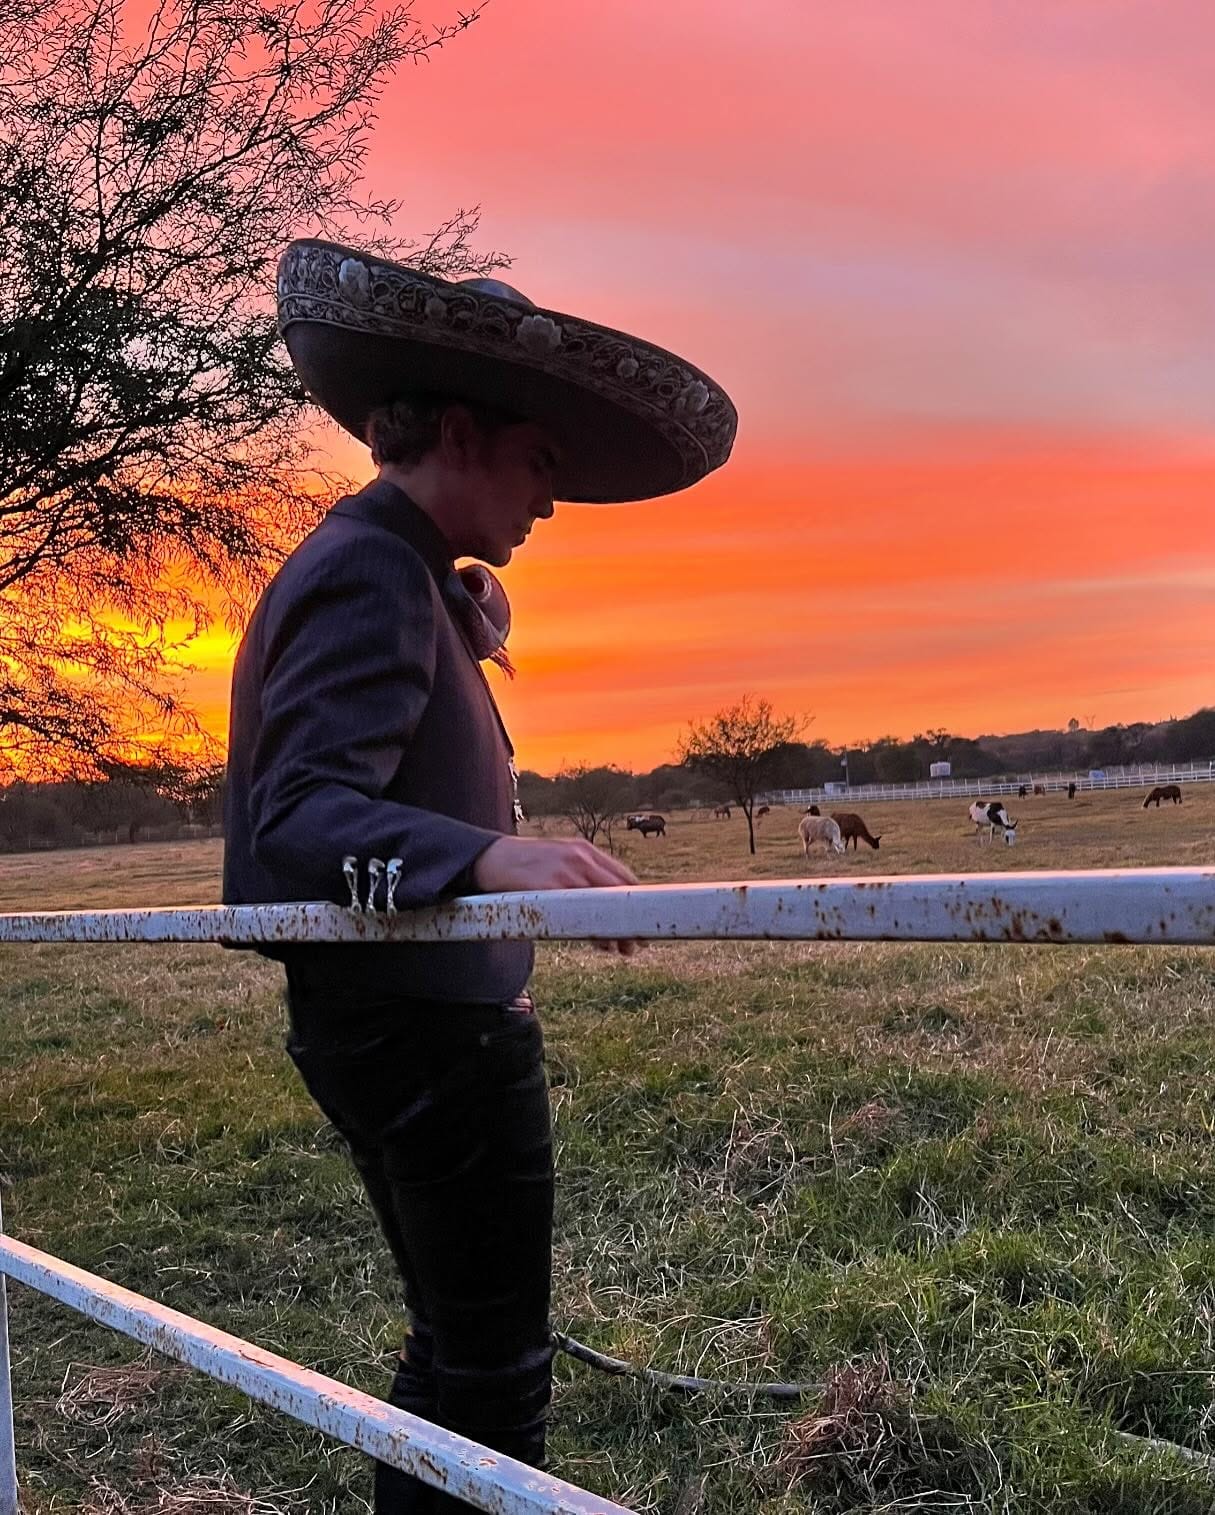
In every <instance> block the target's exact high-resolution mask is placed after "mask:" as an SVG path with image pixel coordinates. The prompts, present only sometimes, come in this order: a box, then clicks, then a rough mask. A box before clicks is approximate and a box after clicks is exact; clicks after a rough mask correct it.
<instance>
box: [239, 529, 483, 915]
mask: <svg viewBox="0 0 1215 1515" xmlns="http://www.w3.org/2000/svg"><path fill="white" fill-rule="evenodd" d="M435 646H436V627H435V608H434V602H433V598H432V594H431V584H430V578H429V575H428V574H427V572H426V569H425V567H424V565H423V564H422V562H421V560H420V559H419V558H418V557H417V555H416V554H415V553H414V552H413V551H412V550H411V549H410V548H408V547H407V546H405V545H404V544H402V545H401V546H400V547H398V546H397V545H396V543H389V542H385V540H384V538H383V537H382V535H381V534H380V533H376V534H375V537H374V538H373V539H371V540H369V541H359V542H355V543H351V544H349V545H348V546H346V547H345V548H344V549H343V550H342V551H341V552H340V554H337V555H335V557H333V558H331V559H329V560H328V561H327V562H326V564H325V568H324V571H323V573H321V574H320V575H318V576H317V578H316V580H315V582H314V583H313V584H312V585H311V586H310V587H309V589H308V590H307V592H305V593H303V594H301V595H300V596H298V598H296V599H294V601H293V603H292V604H291V605H290V606H289V607H288V608H287V609H286V610H285V612H284V614H283V615H282V617H281V619H280V620H279V622H278V623H277V625H276V626H273V627H272V628H270V630H269V641H268V644H267V648H266V654H265V665H264V670H263V683H262V710H261V731H260V735H259V739H258V742H257V745H256V748H255V751H254V753H253V771H252V775H251V784H250V791H249V809H250V814H249V825H250V834H251V837H252V850H253V856H254V858H255V859H256V860H257V861H258V862H259V863H261V864H262V865H263V866H264V867H266V868H268V869H269V870H270V871H271V872H273V873H275V874H276V875H278V876H279V877H281V878H282V879H283V881H284V883H285V884H287V885H288V887H289V889H290V895H289V897H290V898H293V899H318V900H321V899H329V900H334V901H336V902H339V903H347V902H348V901H349V899H350V893H349V889H348V888H347V886H346V884H345V881H344V879H343V876H342V866H341V865H342V858H343V857H344V856H346V855H347V854H349V853H353V854H354V855H355V857H357V858H358V862H359V877H360V897H362V898H365V891H366V887H367V861H368V859H369V858H372V857H378V858H382V859H383V860H384V861H385V862H387V860H388V859H389V858H391V857H399V858H401V859H402V860H403V862H404V867H403V869H402V871H401V880H400V884H399V886H398V889H397V894H396V900H397V904H398V905H400V906H402V907H406V908H407V907H410V906H415V905H427V904H434V903H435V902H436V901H438V900H440V899H443V898H446V897H449V896H450V895H451V894H452V893H454V892H455V887H456V886H457V885H461V884H464V885H466V884H467V883H468V882H469V879H470V870H471V868H472V865H473V863H474V862H475V861H476V859H477V858H478V857H479V856H480V854H481V853H482V852H484V851H485V849H486V848H487V847H488V846H489V845H490V843H491V842H494V841H496V840H497V839H498V836H499V834H500V833H498V832H496V831H491V830H486V829H485V828H483V827H480V826H474V825H470V824H468V823H467V822H465V821H460V820H456V819H454V818H453V817H451V816H448V815H442V814H439V813H437V812H435V811H431V810H423V809H420V808H418V807H416V806H412V805H403V804H399V803H398V802H396V801H395V800H390V799H386V798H385V797H384V794H385V790H386V789H387V787H388V786H389V784H390V783H391V781H392V778H393V775H394V774H395V773H396V771H397V769H398V768H399V767H400V765H401V762H402V760H403V758H404V757H405V754H406V751H407V749H408V747H409V744H410V742H411V741H412V740H413V737H414V734H415V732H416V731H417V727H418V723H419V721H420V720H421V718H422V714H423V712H424V711H425V709H426V704H427V701H428V700H429V698H430V694H431V689H432V687H433V683H434V670H435ZM378 903H380V904H382V903H383V901H382V900H381V901H378Z"/></svg>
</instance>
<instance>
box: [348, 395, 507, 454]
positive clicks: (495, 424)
mask: <svg viewBox="0 0 1215 1515" xmlns="http://www.w3.org/2000/svg"><path fill="white" fill-rule="evenodd" d="M453 405H461V406H463V407H464V409H465V410H467V411H468V413H469V414H470V415H471V416H472V418H473V420H474V421H475V422H476V423H477V425H478V426H479V427H480V429H481V430H482V431H483V432H484V433H485V435H486V436H493V434H494V433H495V432H497V431H501V430H502V429H503V428H504V427H506V426H517V425H519V417H518V416H512V415H508V414H507V413H506V412H505V411H501V410H495V409H493V407H492V406H489V405H478V404H475V403H473V402H470V401H468V400H462V399H460V398H459V396H457V395H435V394H425V395H410V396H408V397H407V398H404V399H400V400H394V401H393V402H392V404H391V405H381V406H380V407H379V408H378V409H376V410H373V411H372V412H371V414H370V415H369V416H368V417H367V427H366V438H367V445H368V446H369V447H370V448H371V458H372V461H373V462H374V463H375V465H376V467H377V468H378V467H380V466H381V465H382V464H384V463H395V464H398V465H401V466H404V467H406V468H408V467H410V466H411V465H413V464H415V463H420V462H421V461H422V459H423V458H424V457H425V456H426V454H427V453H428V452H430V451H431V450H432V449H433V448H435V447H437V446H438V445H439V437H440V436H441V434H442V429H443V416H444V413H445V412H446V411H448V410H449V409H450V408H451V407H452V406H453Z"/></svg>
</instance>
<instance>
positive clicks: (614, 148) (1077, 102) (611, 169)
mask: <svg viewBox="0 0 1215 1515" xmlns="http://www.w3.org/2000/svg"><path fill="white" fill-rule="evenodd" d="M451 13H452V12H451V7H446V6H443V5H441V4H439V3H432V4H428V5H426V6H425V7H423V11H422V14H424V15H429V16H432V17H435V18H437V17H440V16H443V15H450V14H451ZM1213 52H1215V9H1212V7H1211V6H1210V4H1209V0H1196V3H1188V0H1171V3H1170V4H1169V5H1167V6H1161V5H1159V4H1147V3H1142V4H1140V3H1134V4H1131V3H1121V0H1091V3H1090V0H1067V3H1066V4H1057V3H1047V0H1035V3H1026V0H991V3H976V0H917V4H916V5H915V6H906V5H901V4H896V3H892V0H881V3H872V0H847V3H846V4H836V3H828V0H756V3H754V4H752V5H750V6H745V7H743V6H738V5H734V4H725V3H722V0H695V3H693V0H665V3H661V4H655V3H653V0H647V3H645V4H641V3H638V0H616V3H614V4H613V5H611V6H592V5H582V4H571V3H570V0H492V3H491V4H490V5H489V7H488V9H487V11H486V13H485V16H484V18H483V19H482V20H481V21H479V22H478V23H477V24H476V25H475V26H474V27H473V28H472V29H471V31H470V32H469V33H467V34H466V35H465V36H463V37H461V38H459V39H458V40H457V41H455V42H454V43H453V44H452V45H451V46H450V47H449V48H448V49H446V50H445V51H444V52H443V53H442V54H441V55H439V56H438V57H436V58H435V59H434V61H432V62H431V63H430V64H429V65H424V66H419V67H410V68H407V69H406V70H404V71H403V73H402V74H401V75H400V76H399V77H398V79H397V81H396V83H395V84H394V86H393V88H392V89H391V90H390V92H389V95H388V96H387V97H386V99H385V102H384V107H383V110H382V112H381V118H380V123H379V126H378V129H377V133H376V136H375V139H374V144H373V150H372V153H371V155H370V158H369V162H368V177H369V181H370V185H371V187H372V189H374V190H375V191H377V192H382V193H386V194H395V195H400V196H401V197H403V199H404V201H405V205H406V210H405V213H404V216H403V218H402V222H401V225H400V228H399V229H400V230H401V231H402V232H404V233H410V234H414V233H419V234H420V233H425V232H428V231H429V230H430V229H431V228H433V227H434V226H435V225H436V224H437V223H438V222H439V221H440V220H441V219H443V218H444V217H445V216H446V215H447V214H449V213H450V212H451V211H453V210H454V209H456V208H457V207H459V206H471V205H473V204H476V203H479V204H480V205H481V207H482V235H481V239H480V240H481V244H482V245H483V246H492V247H497V248H501V249H502V250H504V251H505V252H507V253H509V254H510V255H511V257H512V259H513V267H512V270H511V272H510V274H509V275H508V277H509V279H510V281H511V282H512V283H514V284H517V285H518V286H519V287H520V288H521V289H522V290H524V291H525V292H526V293H527V294H528V295H529V296H530V297H531V298H532V299H533V300H535V301H536V303H537V304H540V305H548V306H553V307H556V308H557V309H561V310H567V311H572V312H576V313H578V314H580V315H584V316H586V317H588V318H590V319H593V320H596V321H599V322H602V323H604V324H607V325H614V326H619V327H622V328H624V329H626V330H632V331H636V332H638V333H639V334H642V335H644V336H646V337H648V338H650V339H652V340H654V341H656V342H658V343H660V344H661V345H663V346H666V347H669V348H673V349H674V350H675V351H676V352H678V353H680V354H682V355H684V356H686V357H687V358H689V359H690V360H691V361H693V362H694V363H696V364H698V365H699V366H701V367H703V368H705V369H707V370H708V371H709V372H710V373H711V374H712V375H713V376H714V377H715V378H716V379H718V380H719V381H720V382H721V383H722V384H723V385H724V386H725V387H726V389H727V390H728V391H729V392H730V394H731V396H732V397H733V399H734V401H735V403H736V404H737V407H738V411H739V416H740V423H739V434H738V442H737V444H736V447H735V451H734V455H733V457H732V459H731V461H730V462H729V463H728V464H727V465H726V466H725V468H723V469H722V470H721V471H720V472H719V473H717V474H716V475H714V476H712V477H711V478H710V479H709V480H708V481H706V482H705V483H703V484H702V485H700V486H698V487H697V488H695V489H693V490H690V491H688V492H687V493H685V494H683V495H677V496H674V497H671V498H669V499H665V500H658V501H654V502H651V503H648V504H639V505H629V506H617V507H592V506H566V507H563V508H562V507H559V508H558V511H557V515H556V517H555V519H554V520H553V521H552V522H550V523H548V524H547V525H544V524H542V525H541V526H540V527H538V528H537V530H536V532H535V533H534V534H533V537H532V540H531V542H530V543H529V545H528V547H527V548H526V550H525V551H524V552H523V553H522V554H521V555H520V556H519V557H518V558H517V560H516V561H515V563H513V564H512V565H511V567H510V568H509V569H507V570H506V571H505V573H504V575H503V577H504V579H505V581H506V584H507V587H508V589H509V591H510V594H511V598H512V604H513V607H514V616H515V632H514V634H513V636H512V639H511V653H512V656H513V658H514V660H515V662H516V664H517V666H518V668H519V677H518V678H517V679H516V680H515V682H514V683H513V684H507V683H506V682H505V681H501V682H500V698H501V704H502V708H503V712H504V714H505V716H506V719H507V723H508V725H509V726H510V728H511V731H512V734H513V736H514V739H515V745H516V748H517V750H518V757H519V762H520V765H521V766H524V767H531V768H539V769H540V770H542V771H546V772H548V771H552V770H553V769H554V768H555V767H557V766H558V765H560V764H561V763H562V762H565V761H569V762H575V761H579V760H589V761H608V760H611V761H616V762H619V763H622V764H625V765H628V766H632V767H650V766H653V765H654V764H656V763H659V762H663V761H667V760H668V759H669V758H670V757H671V755H672V751H673V748H674V745H675V741H676V738H677V736H678V734H679V732H680V731H681V730H682V729H683V728H684V726H685V725H686V723H687V721H688V720H689V719H690V718H693V717H699V716H703V715H706V714H708V713H710V712H711V711H713V710H714V709H716V708H718V707H720V706H721V705H723V704H725V703H727V702H733V701H734V700H736V699H737V698H738V697H739V696H740V695H741V694H743V693H746V692H752V693H756V694H760V695H764V696H767V697H768V698H770V699H771V700H772V701H773V703H774V704H775V705H776V706H777V708H778V710H779V711H781V712H782V713H786V712H787V713H796V714H803V715H807V716H810V715H812V716H813V717H814V723H813V725H812V726H811V727H810V728H809V733H808V734H809V735H810V736H811V737H821V738H823V739H825V740H828V741H830V742H833V743H839V742H844V741H848V742H854V741H857V740H859V739H863V738H865V737H876V736H879V735H882V734H884V733H887V732H890V733H895V734H898V735H910V734H911V733H912V732H913V731H916V730H921V729H924V728H926V727H933V726H948V727H950V728H952V729H954V730H956V731H958V732H960V733H964V734H968V735H974V734H977V733H980V732H989V731H1008V730H1017V729H1022V728H1024V727H1027V726H1035V725H1062V724H1064V723H1066V721H1067V720H1068V718H1069V717H1070V716H1073V715H1074V716H1078V717H1080V718H1081V719H1086V718H1087V717H1090V716H1092V717H1095V719H1096V722H1097V723H1098V724H1106V723H1109V722H1112V721H1119V720H1135V719H1155V718H1160V717H1165V716H1168V715H1172V714H1176V715H1182V714H1187V713H1188V712H1189V711H1191V710H1192V709H1194V708H1196V707H1197V706H1199V705H1202V704H1206V703H1212V702H1215V687H1213V685H1212V680H1211V677H1210V672H1211V669H1212V664H1213V662H1215V616H1213V615H1212V610H1211V607H1212V593H1213V591H1215V509H1213V508H1212V505H1213V494H1215V488H1213V486H1215V281H1213V278H1212V270H1213V269H1215V182H1213V181H1215V91H1212V89H1211V87H1210V60H1211V57H1212V55H1213ZM308 230H310V228H305V227H301V228H300V231H301V234H303V233H306V232H307V231H308ZM333 444H334V448H335V457H336V458H337V460H338V461H340V463H341V464H342V465H343V466H344V467H346V468H348V469H350V470H351V471H352V472H354V473H356V474H359V475H362V474H364V473H365V472H367V471H368V468H369V464H368V462H367V461H366V455H365V454H363V453H362V452H361V450H360V449H357V448H356V447H355V446H354V444H350V445H349V446H345V445H343V444H341V443H340V442H338V440H337V438H336V435H334V437H333ZM201 655H202V659H203V661H204V662H205V663H206V665H207V666H206V668H205V670H204V671H203V672H201V673H200V674H199V675H198V676H197V678H196V680H195V684H194V689H195V693H196V696H197V697H198V699H199V700H200V701H201V702H202V703H203V705H204V706H205V708H206V710H207V712H208V719H209V721H210V722H211V723H212V724H214V725H215V727H216V729H222V727H223V726H224V724H225V722H226V714H227V708H226V707H227V677H228V672H229V668H230V662H231V649H230V648H229V646H228V645H227V644H226V643H225V642H224V641H223V640H222V639H215V640H210V641H208V642H207V644H206V645H205V647H204V648H203V649H202V654H201ZM492 676H493V678H494V679H495V681H496V682H497V681H498V676H497V674H496V673H494V674H493V675H492Z"/></svg>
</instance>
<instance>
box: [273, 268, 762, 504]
mask: <svg viewBox="0 0 1215 1515" xmlns="http://www.w3.org/2000/svg"><path fill="white" fill-rule="evenodd" d="M278 323H279V330H280V332H281V333H282V336H283V340H284V341H285V342H286V344H287V350H288V352H289V353H290V354H291V361H292V363H294V365H295V368H296V372H297V373H298V374H299V376H300V378H301V379H302V381H303V384H304V388H305V389H306V390H307V392H308V394H309V396H310V397H311V398H312V399H313V400H314V401H315V402H316V403H317V404H318V405H320V406H321V407H322V408H323V409H324V410H326V411H328V412H329V414H330V415H331V416H333V418H334V419H335V420H336V421H338V422H339V423H340V424H341V425H342V426H344V427H345V428H346V430H347V431H349V432H351V433H352V434H353V435H354V436H356V437H357V438H358V439H359V440H360V441H365V440H366V438H365V427H366V422H367V417H368V415H369V414H370V413H371V411H373V410H374V409H376V408H377V407H378V406H380V405H386V404H390V403H391V402H392V401H393V400H398V399H402V398H405V397H407V396H408V395H410V394H427V393H432V394H450V395H454V396H458V397H460V398H462V399H467V400H470V401H479V402H480V403H481V404H484V405H491V406H494V407H496V408H498V409H500V410H504V411H506V412H508V413H510V414H512V415H517V416H519V417H520V418H521V419H526V420H531V421H537V422H540V423H541V424H543V425H544V426H546V427H548V428H549V429H550V430H551V431H552V432H553V433H554V435H555V437H556V439H557V441H558V442H559V443H560V446H561V452H562V460H561V466H560V468H559V469H558V473H557V478H556V481H555V488H554V494H555V496H556V498H557V499H559V500H574V501H586V502H595V503H604V504H606V503H608V502H612V501H622V500H647V499H650V498H652V497H653V496H655V495H662V494H671V493H673V492H674V491H675V490H677V489H686V488H687V487H688V485H690V484H695V483H696V481H697V480H698V479H702V478H703V477H704V476H705V474H707V473H711V472H712V470H713V469H715V468H718V467H720V466H721V464H722V463H724V462H725V461H726V459H727V458H728V457H729V455H730V448H731V446H732V445H733V442H734V433H735V430H736V428H737V425H738V416H737V414H736V412H735V409H734V406H733V405H732V404H731V402H730V398H729V396H728V395H727V394H726V393H725V391H724V390H723V389H722V388H721V387H720V386H719V385H717V384H715V383H714V382H713V380H712V379H710V378H709V376H708V375H707V374H704V373H702V372H701V371H700V369H698V368H694V367H693V366H692V364H690V363H686V362H684V360H683V359H682V358H678V357H676V356H675V355H674V354H673V353H669V352H666V351H664V349H663V348H661V347H655V346H654V345H653V344H652V343H650V342H643V341H641V340H640V339H639V338H637V337H630V336H627V335H626V334H625V333H624V332H620V331H613V330H611V329H610V328H609V327H606V326H596V325H594V324H592V323H591V322H589V321H583V320H581V319H579V318H578V317H575V316H567V315H564V314H562V313H561V312H560V311H555V310H545V309H542V308H540V307H538V306H536V305H533V304H532V302H531V301H530V300H529V299H527V297H526V296H525V295H521V294H520V293H519V292H518V290H515V289H512V288H511V286H510V285H509V284H503V283H500V282H499V281H498V280H496V279H466V280H462V281H460V282H458V283H451V282H449V281H447V280H444V279H436V278H434V277H432V276H431V275H428V274H422V273H418V272H416V271H415V270H413V269H411V268H406V267H405V266H403V265H402V264H399V263H392V262H389V261H388V260H386V259H383V258H378V257H374V256H371V255H369V254H366V253H360V252H356V251H354V250H353V249H351V248H348V247H339V246H337V245H336V244H334V243H332V242H322V241H317V240H315V239H312V238H308V239H305V240H302V241H298V242H292V243H291V245H290V246H289V247H288V248H287V250H286V252H285V253H284V254H283V256H282V259H281V260H280V262H279V267H278Z"/></svg>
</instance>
